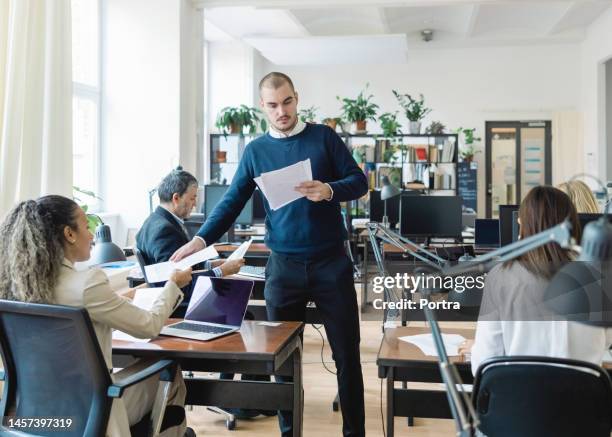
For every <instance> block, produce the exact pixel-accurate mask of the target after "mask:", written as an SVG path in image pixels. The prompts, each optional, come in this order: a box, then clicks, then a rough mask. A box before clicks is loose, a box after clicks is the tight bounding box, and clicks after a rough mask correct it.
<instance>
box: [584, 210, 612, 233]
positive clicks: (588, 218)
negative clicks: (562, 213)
mask: <svg viewBox="0 0 612 437" xmlns="http://www.w3.org/2000/svg"><path fill="white" fill-rule="evenodd" d="M602 215H603V214H586V213H581V214H578V221H579V222H580V229H582V231H584V227H585V226H586V225H588V224H589V223H590V222H592V221H595V220H599V218H600V217H601V216H602ZM608 221H609V222H610V223H612V216H610V215H608Z"/></svg>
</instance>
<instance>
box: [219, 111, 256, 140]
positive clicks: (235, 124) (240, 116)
mask: <svg viewBox="0 0 612 437" xmlns="http://www.w3.org/2000/svg"><path fill="white" fill-rule="evenodd" d="M215 126H216V127H217V128H219V130H221V132H223V135H225V136H227V134H228V133H230V132H231V133H239V134H241V135H242V134H243V132H244V128H245V127H246V128H248V129H249V134H251V135H253V134H254V133H255V132H257V127H259V128H260V129H261V131H262V132H265V131H266V129H267V128H268V123H266V120H265V119H264V117H263V116H262V114H261V111H260V110H259V109H257V108H253V107H251V108H249V107H248V106H246V105H240V106H238V107H233V106H227V107H225V108H223V109H222V110H221V112H220V113H219V115H218V116H217V121H216V122H215Z"/></svg>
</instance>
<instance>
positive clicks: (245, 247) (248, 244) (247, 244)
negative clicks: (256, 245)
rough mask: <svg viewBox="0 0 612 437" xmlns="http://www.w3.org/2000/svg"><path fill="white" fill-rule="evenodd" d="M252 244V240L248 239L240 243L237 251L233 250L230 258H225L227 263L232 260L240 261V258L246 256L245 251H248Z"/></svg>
mask: <svg viewBox="0 0 612 437" xmlns="http://www.w3.org/2000/svg"><path fill="white" fill-rule="evenodd" d="M252 242H253V239H252V238H249V239H248V240H247V241H245V242H244V243H242V244H241V245H240V246H239V247H238V249H236V250H234V251H233V252H232V254H231V255H230V256H228V257H227V260H228V261H231V260H234V259H240V258H244V256H245V255H246V253H247V251H248V250H249V247H251V243H252Z"/></svg>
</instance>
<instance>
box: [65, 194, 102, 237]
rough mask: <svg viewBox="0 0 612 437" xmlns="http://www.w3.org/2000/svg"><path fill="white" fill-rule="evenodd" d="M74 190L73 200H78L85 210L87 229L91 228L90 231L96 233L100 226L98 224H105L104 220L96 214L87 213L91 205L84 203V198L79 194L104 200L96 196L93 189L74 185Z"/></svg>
mask: <svg viewBox="0 0 612 437" xmlns="http://www.w3.org/2000/svg"><path fill="white" fill-rule="evenodd" d="M72 191H73V193H72V200H74V201H75V202H77V203H78V204H79V206H80V207H81V209H82V210H83V211H84V212H85V215H86V216H87V229H88V230H89V232H91V233H92V234H94V233H95V232H96V228H97V227H98V225H103V224H104V222H103V221H102V219H101V218H100V216H98V215H96V214H91V213H87V210H88V209H89V206H88V205H87V204H85V203H83V200H81V199H80V198H79V197H78V196H79V195H84V196H87V197H90V198H92V199H98V200H102V199H101V198H99V197H98V196H96V193H94V192H93V191H89V190H85V189H83V188H79V187H77V186H74V185H73V186H72ZM77 193H78V194H77Z"/></svg>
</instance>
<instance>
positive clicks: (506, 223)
mask: <svg viewBox="0 0 612 437" xmlns="http://www.w3.org/2000/svg"><path fill="white" fill-rule="evenodd" d="M518 208H519V206H518V205H499V245H500V246H505V245H507V244H510V243H512V213H513V212H514V211H518Z"/></svg>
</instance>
